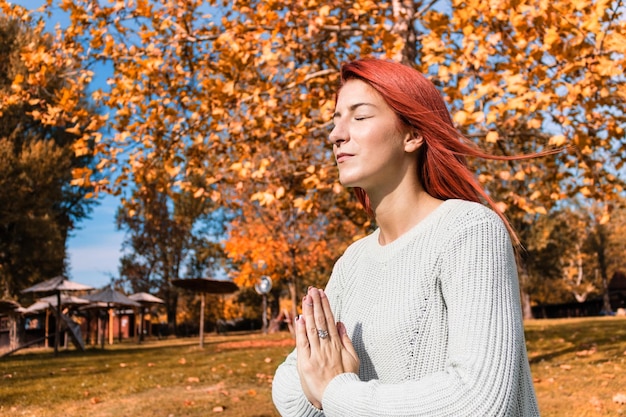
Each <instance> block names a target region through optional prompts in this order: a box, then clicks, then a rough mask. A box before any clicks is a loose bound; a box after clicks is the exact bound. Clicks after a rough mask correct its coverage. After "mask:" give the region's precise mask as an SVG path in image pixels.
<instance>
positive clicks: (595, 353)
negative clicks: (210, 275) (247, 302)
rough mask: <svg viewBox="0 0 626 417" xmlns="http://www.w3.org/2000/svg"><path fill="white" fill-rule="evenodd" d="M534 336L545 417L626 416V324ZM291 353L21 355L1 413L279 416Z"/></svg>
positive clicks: (144, 349)
mask: <svg viewBox="0 0 626 417" xmlns="http://www.w3.org/2000/svg"><path fill="white" fill-rule="evenodd" d="M526 334H527V342H528V351H529V355H530V360H531V368H532V371H533V377H534V378H535V387H536V390H537V395H538V397H539V406H540V408H541V411H542V416H568V417H570V416H616V415H617V416H618V415H626V404H624V403H620V398H622V397H620V396H619V395H620V394H621V395H623V396H624V397H625V398H626V319H624V318H589V319H570V320H536V321H531V322H528V323H527V324H526ZM292 348H293V341H292V339H291V337H290V336H289V335H288V334H286V333H283V334H274V335H267V336H264V335H261V334H230V335H227V336H214V335H210V336H207V337H206V339H205V346H204V349H200V348H199V347H198V340H197V339H169V340H162V341H149V342H145V343H143V344H141V345H138V344H135V343H131V342H125V343H122V344H115V345H112V346H106V347H105V349H104V350H102V349H99V348H89V349H88V350H87V352H84V353H81V352H77V351H75V350H69V351H64V350H61V352H60V355H59V356H58V357H56V358H55V357H54V356H53V354H52V353H51V351H50V350H43V349H30V350H26V351H20V352H18V353H17V354H14V355H12V356H9V357H6V358H3V359H0V377H1V379H0V415H1V416H3V417H5V416H6V417H17V416H33V417H47V416H54V417H58V416H81V417H82V416H88V417H125V416H128V417H131V416H132V417H141V416H149V417H170V416H171V417H182V416H189V417H199V416H207V415H224V416H246V417H254V416H256V417H261V416H278V414H277V413H276V412H275V410H274V407H273V405H272V402H271V395H270V393H271V381H272V375H273V373H274V370H275V369H276V366H278V364H279V363H280V362H281V361H282V360H283V359H284V357H285V355H286V354H287V353H288V352H290V351H291V349H292ZM614 397H615V399H616V400H614ZM624 401H626V399H625V400H624Z"/></svg>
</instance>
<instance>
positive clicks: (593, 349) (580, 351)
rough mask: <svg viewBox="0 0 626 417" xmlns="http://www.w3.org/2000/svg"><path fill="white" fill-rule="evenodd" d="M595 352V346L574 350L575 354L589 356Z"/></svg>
mask: <svg viewBox="0 0 626 417" xmlns="http://www.w3.org/2000/svg"><path fill="white" fill-rule="evenodd" d="M594 353H596V348H595V347H592V348H591V349H585V350H579V351H578V352H576V356H591V355H593V354H594Z"/></svg>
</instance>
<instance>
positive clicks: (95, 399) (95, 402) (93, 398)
mask: <svg viewBox="0 0 626 417" xmlns="http://www.w3.org/2000/svg"><path fill="white" fill-rule="evenodd" d="M89 402H91V403H92V404H98V403H101V402H102V400H101V399H100V398H98V397H92V398H91V400H89Z"/></svg>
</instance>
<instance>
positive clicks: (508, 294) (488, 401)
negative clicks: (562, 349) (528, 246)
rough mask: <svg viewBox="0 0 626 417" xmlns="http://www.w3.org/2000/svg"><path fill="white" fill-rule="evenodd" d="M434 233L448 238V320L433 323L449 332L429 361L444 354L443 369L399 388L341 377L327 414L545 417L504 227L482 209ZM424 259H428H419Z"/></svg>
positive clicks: (442, 276)
mask: <svg viewBox="0 0 626 417" xmlns="http://www.w3.org/2000/svg"><path fill="white" fill-rule="evenodd" d="M435 235H437V236H438V238H444V240H443V241H442V242H443V243H442V244H441V245H438V247H439V249H440V250H439V251H438V255H437V258H438V260H439V263H438V268H439V269H438V271H439V273H438V278H437V280H436V282H437V284H436V285H438V286H439V291H440V297H441V299H442V306H443V307H442V314H441V317H442V320H440V321H441V322H440V323H437V320H435V321H433V323H434V324H433V325H434V326H447V332H445V331H444V332H442V333H443V334H446V333H447V339H446V338H445V337H444V338H443V340H436V341H430V342H429V341H424V342H423V343H424V344H425V346H427V347H428V349H429V350H428V351H426V352H425V355H428V358H426V359H427V360H429V361H431V360H432V361H436V360H438V359H437V358H438V357H443V359H442V366H441V369H440V370H439V371H436V372H433V373H430V374H428V375H425V376H423V377H421V378H419V379H415V380H406V381H402V382H400V383H394V384H385V383H381V382H380V380H378V379H371V380H369V381H361V380H360V379H359V376H357V375H355V374H342V375H339V376H337V377H335V378H334V379H333V380H332V381H331V382H330V384H329V385H328V387H327V389H326V391H325V393H324V397H323V402H322V404H323V408H324V413H325V415H326V416H328V417H339V416H341V417H349V416H355V417H356V416H372V417H373V416H429V417H435V416H451V415H457V416H458V415H464V416H534V415H538V411H537V409H536V400H535V399H534V392H533V390H532V385H531V384H532V383H531V382H529V381H530V373H529V371H528V369H527V367H528V363H527V358H526V351H525V344H524V336H523V327H522V319H521V312H520V307H519V293H518V291H519V288H518V282H517V271H516V266H515V257H514V253H513V249H512V246H511V242H510V239H509V235H508V233H507V230H506V228H505V227H504V224H503V223H502V221H501V220H500V219H499V218H498V217H497V216H496V215H495V213H493V212H491V211H489V210H487V209H484V208H483V207H481V208H480V209H470V210H467V211H466V212H465V213H463V214H461V215H459V216H457V217H456V218H455V219H454V222H453V223H450V224H447V225H445V226H441V227H440V228H438V229H437V231H436V232H435V233H433V236H435ZM434 239H436V238H434ZM431 246H435V245H431ZM420 256H422V257H423V256H425V255H424V254H421V253H420V254H417V255H415V257H416V259H417V258H419V257H420ZM393 308H394V306H393V305H389V309H393ZM390 343H393V341H390ZM429 358H430V359H429ZM529 384H530V386H529ZM294 415H295V414H294ZM299 415H306V414H299Z"/></svg>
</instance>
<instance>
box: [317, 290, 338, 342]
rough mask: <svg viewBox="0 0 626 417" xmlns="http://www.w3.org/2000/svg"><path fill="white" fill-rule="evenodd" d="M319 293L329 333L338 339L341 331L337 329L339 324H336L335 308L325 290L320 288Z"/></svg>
mask: <svg viewBox="0 0 626 417" xmlns="http://www.w3.org/2000/svg"><path fill="white" fill-rule="evenodd" d="M319 295H320V303H321V305H322V309H323V312H324V316H325V321H326V323H327V324H328V327H327V328H326V330H328V335H329V336H330V337H331V338H335V339H338V338H339V337H338V336H339V333H338V331H337V326H336V325H335V315H334V314H333V310H332V309H331V308H330V301H328V297H327V296H326V293H325V292H324V291H323V290H319Z"/></svg>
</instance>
